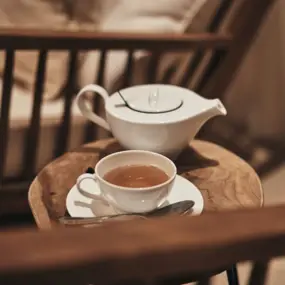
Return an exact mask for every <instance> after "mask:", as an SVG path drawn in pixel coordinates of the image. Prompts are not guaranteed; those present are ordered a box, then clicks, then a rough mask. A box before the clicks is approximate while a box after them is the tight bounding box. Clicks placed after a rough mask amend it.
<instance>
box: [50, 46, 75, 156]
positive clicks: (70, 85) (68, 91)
mask: <svg viewBox="0 0 285 285" xmlns="http://www.w3.org/2000/svg"><path fill="white" fill-rule="evenodd" d="M76 71H77V51H75V50H71V51H70V52H69V63H68V75H67V83H66V88H65V92H64V99H65V100H64V111H63V116H62V120H61V125H60V127H59V130H58V134H57V139H56V146H55V151H54V155H55V157H58V156H60V155H62V154H63V153H64V152H65V151H66V150H67V147H68V141H69V132H70V125H71V107H72V100H73V95H74V92H75V86H76Z"/></svg>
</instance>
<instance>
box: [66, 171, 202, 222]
mask: <svg viewBox="0 0 285 285" xmlns="http://www.w3.org/2000/svg"><path fill="white" fill-rule="evenodd" d="M81 186H82V187H83V188H86V189H89V192H90V189H92V190H93V191H94V193H95V192H96V193H98V192H100V190H99V187H98V185H97V184H96V182H94V181H93V180H91V179H86V181H84V183H82V185H81ZM184 200H192V201H194V203H195V204H194V207H193V212H192V214H193V215H199V214H201V212H202V211H203V207H204V200H203V197H202V194H201V192H200V191H199V190H198V189H197V187H196V186H195V185H194V184H193V183H191V182H190V181H188V180H187V179H185V178H183V177H182V176H180V175H177V176H176V179H175V182H174V185H173V188H172V190H171V192H170V194H169V196H168V198H167V201H166V202H165V203H163V206H164V205H166V204H172V203H176V202H179V201H184ZM66 208H67V211H68V213H69V215H70V216H71V217H82V218H90V217H96V216H105V215H112V214H116V213H118V211H117V210H116V209H114V208H113V207H112V206H110V205H109V204H108V203H107V202H104V201H102V200H95V199H92V198H88V197H86V196H83V195H82V194H81V193H80V192H79V191H78V189H77V187H76V185H74V186H73V187H72V188H71V190H70V191H69V193H68V195H67V197H66Z"/></svg>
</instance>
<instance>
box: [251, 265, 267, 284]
mask: <svg viewBox="0 0 285 285" xmlns="http://www.w3.org/2000/svg"><path fill="white" fill-rule="evenodd" d="M267 270H268V263H267V262H255V263H254V265H253V267H252V270H251V274H250V278H249V281H248V285H265V282H266V276H267Z"/></svg>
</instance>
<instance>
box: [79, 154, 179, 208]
mask: <svg viewBox="0 0 285 285" xmlns="http://www.w3.org/2000/svg"><path fill="white" fill-rule="evenodd" d="M127 165H146V166H148V165H152V166H156V167H157V168H159V169H161V170H162V171H164V172H165V173H166V174H167V175H168V176H169V179H168V180H167V181H165V182H164V183H162V184H159V185H155V186H151V187H143V188H130V187H122V186H118V185H115V184H111V183H109V182H107V181H106V180H104V178H103V177H104V176H105V174H106V173H108V172H109V171H111V170H113V169H115V168H118V167H121V166H127ZM176 173H177V169H176V166H175V164H174V163H173V162H172V161H171V160H170V159H168V158H167V157H165V156H163V155H161V154H158V153H154V152H150V151H143V150H127V151H121V152H117V153H114V154H111V155H108V156H106V157H104V158H103V159H101V160H100V161H99V162H98V163H97V164H96V166H95V174H88V173H85V174H82V175H80V176H79V177H78V179H77V188H78V189H79V191H80V192H81V193H82V194H83V195H85V196H88V197H92V198H98V199H104V200H106V201H107V202H108V203H110V204H111V205H112V206H114V207H115V208H117V209H119V210H121V211H124V212H131V213H143V212H148V211H151V210H154V209H155V208H157V207H159V206H160V205H161V204H162V203H163V202H165V201H166V199H167V196H168V194H169V192H170V191H171V188H172V186H173V183H174V180H175V177H176ZM85 179H92V180H94V181H95V182H96V183H97V184H98V186H99V188H100V192H101V193H93V192H92V189H89V191H86V189H83V187H82V182H83V181H84V180H85ZM94 192H95V191H94Z"/></svg>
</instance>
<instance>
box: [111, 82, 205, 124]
mask: <svg viewBox="0 0 285 285" xmlns="http://www.w3.org/2000/svg"><path fill="white" fill-rule="evenodd" d="M120 93H121V95H122V96H123V97H124V99H125V100H126V101H127V102H128V104H129V105H130V107H131V108H129V107H127V106H126V105H125V103H124V101H123V100H122V98H121V96H120V94H119V93H118V92H116V93H114V94H113V95H111V96H110V97H109V99H108V100H107V102H106V111H107V112H108V113H110V114H111V115H112V116H115V117H117V118H119V119H121V120H125V121H129V122H134V123H146V124H160V123H170V122H176V121H182V120H187V119H189V117H191V116H195V115H197V114H199V113H200V112H202V111H203V110H204V104H203V103H204V101H205V99H204V98H202V97H200V96H199V95H197V94H196V93H194V92H193V91H191V90H189V89H186V88H182V87H178V86H175V85H164V84H149V85H138V86H133V87H129V88H126V89H123V90H121V91H120Z"/></svg>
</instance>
